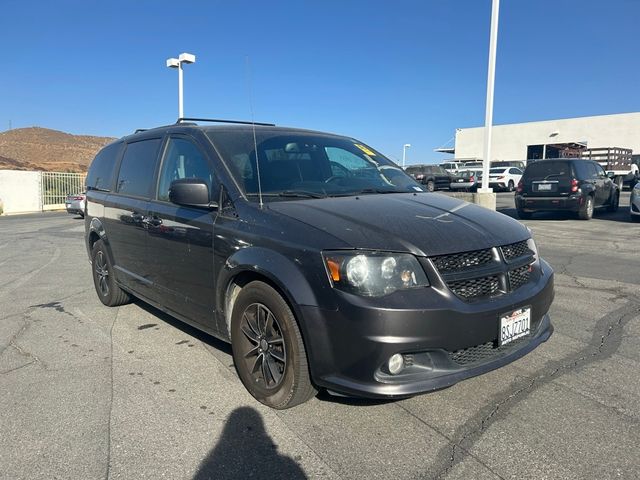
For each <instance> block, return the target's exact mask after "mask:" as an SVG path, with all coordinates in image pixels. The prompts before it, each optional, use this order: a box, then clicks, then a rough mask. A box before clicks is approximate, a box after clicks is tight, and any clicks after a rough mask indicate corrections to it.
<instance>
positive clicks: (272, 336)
mask: <svg viewBox="0 0 640 480" xmlns="http://www.w3.org/2000/svg"><path fill="white" fill-rule="evenodd" d="M231 348H232V351H233V362H234V364H235V366H236V371H237V372H238V376H239V377H240V380H241V381H242V383H243V384H244V386H245V387H246V389H247V390H248V391H249V393H250V394H251V395H253V397H254V398H255V399H256V400H258V401H259V402H261V403H264V404H265V405H267V406H269V407H271V408H275V409H278V410H284V409H286V408H291V407H295V406H296V405H299V404H301V403H304V402H306V401H307V400H309V399H310V398H311V397H313V396H315V394H316V393H317V390H316V389H315V388H314V386H313V384H312V383H311V377H310V374H309V365H308V361H307V353H306V350H305V348H304V342H303V341H302V334H301V333H300V328H299V327H298V322H297V321H296V319H295V317H294V315H293V313H292V311H291V309H290V308H289V305H288V304H287V302H286V301H285V300H284V299H283V298H282V296H281V295H280V294H279V293H278V292H277V291H276V290H274V289H273V288H271V287H270V286H269V285H267V284H266V283H264V282H260V281H254V282H251V283H249V284H247V285H246V286H245V287H244V288H243V289H242V290H241V291H240V293H239V294H238V298H237V299H236V302H235V305H234V307H233V313H232V315H231Z"/></svg>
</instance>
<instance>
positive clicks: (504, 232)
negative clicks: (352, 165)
mask: <svg viewBox="0 0 640 480" xmlns="http://www.w3.org/2000/svg"><path fill="white" fill-rule="evenodd" d="M269 208H270V209H271V210H273V211H275V212H278V213H280V214H282V215H286V216H288V217H291V218H293V219H296V220H298V221H300V222H303V223H306V224H308V225H310V226H312V227H315V228H317V229H320V230H322V231H324V232H326V233H328V234H330V235H332V236H333V237H336V238H338V239H340V240H342V241H343V242H345V243H346V245H345V248H357V249H366V250H386V251H393V252H410V253H413V254H415V255H425V256H434V255H443V254H449V253H456V252H465V251H470V250H479V249H483V248H490V247H494V246H498V245H506V244H509V243H515V242H519V241H521V240H524V239H526V238H529V236H530V235H529V232H528V231H527V228H526V227H525V226H524V225H522V224H521V223H520V222H518V221H516V220H514V219H512V218H510V217H508V216H506V215H503V214H501V213H496V212H494V211H491V210H489V209H486V208H484V207H480V206H478V205H474V204H471V203H467V202H464V201H461V200H458V199H455V198H452V197H448V196H445V195H440V194H437V193H415V194H414V193H396V194H380V195H362V196H358V197H337V198H323V199H309V200H292V201H283V202H272V203H270V204H269Z"/></svg>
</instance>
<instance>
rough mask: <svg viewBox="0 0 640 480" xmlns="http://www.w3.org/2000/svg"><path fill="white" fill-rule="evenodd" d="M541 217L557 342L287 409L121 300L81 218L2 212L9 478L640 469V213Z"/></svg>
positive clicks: (188, 334) (2, 469) (218, 352)
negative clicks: (436, 384)
mask: <svg viewBox="0 0 640 480" xmlns="http://www.w3.org/2000/svg"><path fill="white" fill-rule="evenodd" d="M628 198H629V194H628V192H624V193H623V195H622V198H621V205H628ZM498 208H499V210H500V211H502V212H503V213H505V214H507V215H514V213H515V212H514V210H513V198H512V196H511V195H508V194H499V196H498ZM524 223H525V224H527V225H528V226H529V227H530V228H531V229H532V230H533V232H534V234H535V238H536V241H537V243H538V247H539V249H540V252H541V254H542V255H543V256H544V257H545V259H547V261H549V262H550V263H551V264H552V265H553V267H554V269H555V271H556V298H555V301H554V304H553V306H552V309H551V317H552V321H553V323H554V326H555V333H554V335H553V336H552V337H551V339H550V340H549V341H548V342H546V343H545V344H543V345H541V346H540V347H539V348H537V349H536V350H534V351H533V352H531V353H530V354H528V355H527V356H525V357H524V358H522V359H520V360H518V361H516V362H514V363H512V364H510V365H507V366H506V367H503V368H501V369H499V370H496V371H493V372H490V373H488V374H486V375H483V376H480V377H476V378H473V379H469V380H466V381H464V382H462V383H459V384H457V385H455V386H453V387H451V388H448V389H445V390H441V391H438V392H434V393H431V394H427V395H421V396H417V397H413V398H410V399H406V400H402V401H365V400H356V399H346V398H334V397H331V396H329V395H328V394H326V393H320V394H319V395H318V396H317V397H316V398H314V399H312V400H311V401H310V402H308V403H307V404H304V405H302V406H299V407H296V408H294V409H291V410H287V411H281V412H276V411H273V410H269V409H268V408H266V407H263V406H262V405H260V404H258V403H256V402H255V401H254V400H253V399H252V398H251V397H250V396H249V394H248V393H246V391H245V390H244V388H243V387H242V385H241V384H240V382H239V380H238V379H237V377H236V374H235V371H234V369H233V362H232V358H231V355H230V348H229V347H228V346H227V345H225V344H224V343H222V342H220V341H218V340H216V339H214V338H212V337H210V336H208V335H206V334H203V333H200V332H198V331H196V330H194V329H193V328H190V327H188V326H186V325H183V324H181V323H180V322H179V321H177V320H174V319H172V318H171V317H169V316H167V315H165V314H163V313H161V312H159V311H157V310H155V309H153V308H152V307H149V306H146V305H144V304H142V303H139V302H138V303H133V304H131V305H126V306H123V307H119V308H115V309H109V308H107V307H104V306H103V305H102V304H101V303H100V302H99V301H98V299H97V297H96V295H95V293H94V291H93V285H92V281H91V275H90V269H89V265H88V263H87V257H86V252H85V249H84V244H83V231H84V227H83V222H82V221H81V220H80V219H76V218H74V217H72V216H70V215H67V214H65V213H49V214H37V215H27V216H20V217H2V218H0V391H2V392H3V394H2V395H0V412H2V414H1V416H0V478H1V479H12V480H13V479H38V478H61V479H62V478H64V479H93V478H96V479H105V478H113V479H116V478H127V479H128V478H149V479H157V478H171V479H182V478H185V479H190V478H193V479H207V478H215V479H221V478H246V477H255V478H265V477H273V478H346V479H350V478H381V479H382V478H384V479H386V478H397V479H422V478H425V479H431V478H442V479H458V478H474V479H498V478H499V479H508V478H520V479H524V478H532V479H541V478H549V479H584V478H598V479H608V478H616V479H618V478H628V479H635V478H638V477H640V457H639V456H638V454H637V446H638V445H639V444H640V375H639V374H638V372H640V368H639V367H640V350H639V349H638V346H639V344H640V255H639V251H640V224H632V223H630V222H629V221H628V213H627V211H626V209H624V208H623V209H621V210H620V211H619V212H617V213H615V214H610V213H597V214H596V216H595V218H594V219H593V220H591V221H588V222H584V221H578V220H574V219H568V218H565V217H562V216H558V215H545V216H535V217H534V218H533V219H532V220H528V221H525V222H524Z"/></svg>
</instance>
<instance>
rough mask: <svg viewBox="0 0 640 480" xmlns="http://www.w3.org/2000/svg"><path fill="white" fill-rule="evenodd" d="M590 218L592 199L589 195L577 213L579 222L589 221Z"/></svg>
mask: <svg viewBox="0 0 640 480" xmlns="http://www.w3.org/2000/svg"><path fill="white" fill-rule="evenodd" d="M591 217H593V197H592V196H591V195H589V196H588V197H587V198H586V199H585V200H584V203H583V204H582V206H581V207H580V210H579V211H578V218H579V219H580V220H591Z"/></svg>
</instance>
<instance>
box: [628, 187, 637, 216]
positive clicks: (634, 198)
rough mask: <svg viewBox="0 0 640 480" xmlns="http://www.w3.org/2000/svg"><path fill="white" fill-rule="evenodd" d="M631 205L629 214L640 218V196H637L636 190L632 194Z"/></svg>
mask: <svg viewBox="0 0 640 480" xmlns="http://www.w3.org/2000/svg"><path fill="white" fill-rule="evenodd" d="M629 204H630V206H629V212H630V213H631V215H634V216H640V195H638V194H636V189H634V190H633V191H632V192H631V201H630V202H629Z"/></svg>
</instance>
